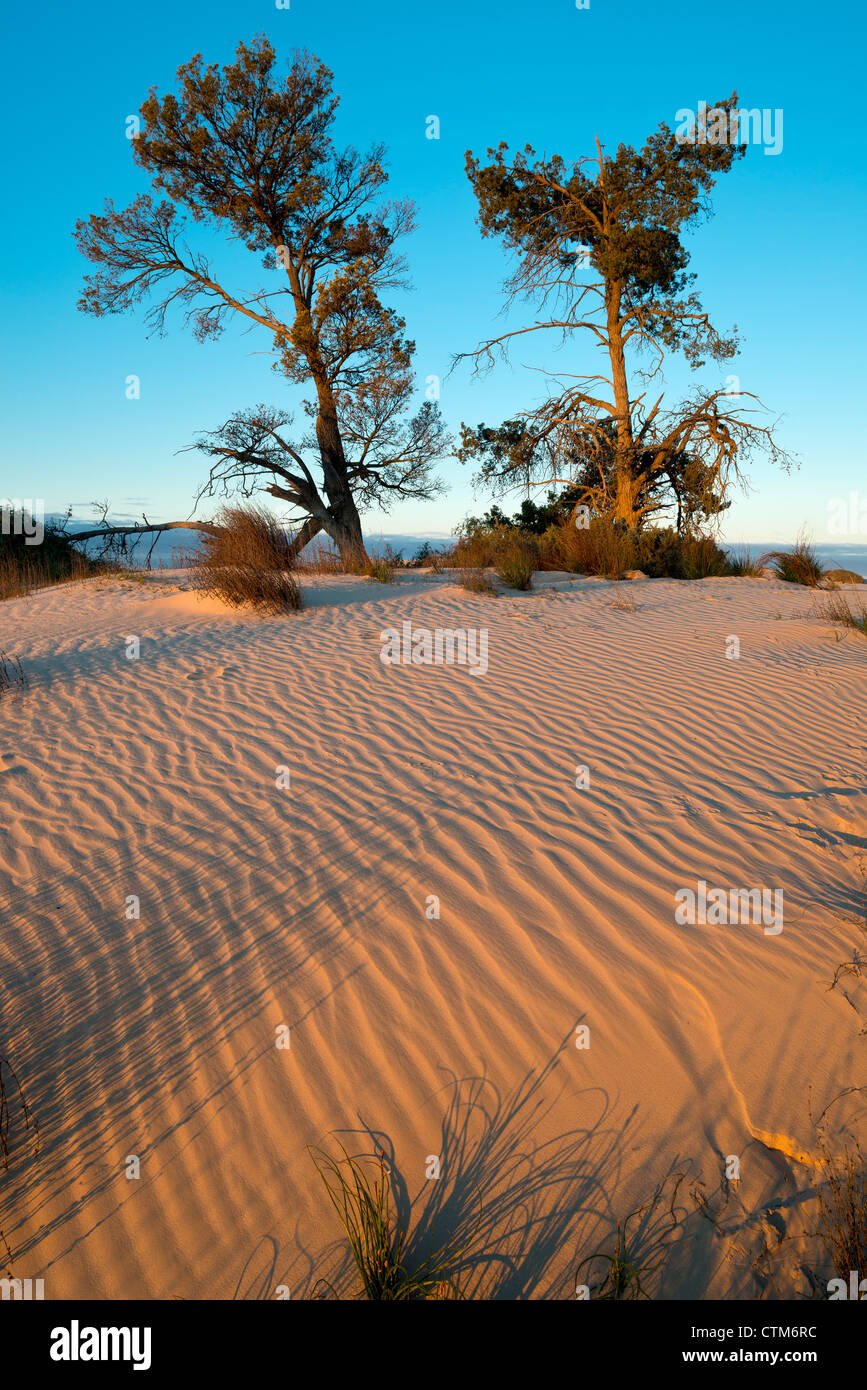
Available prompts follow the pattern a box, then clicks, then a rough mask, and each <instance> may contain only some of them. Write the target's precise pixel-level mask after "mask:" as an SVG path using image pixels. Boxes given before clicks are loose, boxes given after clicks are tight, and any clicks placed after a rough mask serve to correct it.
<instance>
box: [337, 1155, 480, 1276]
mask: <svg viewBox="0 0 867 1390" xmlns="http://www.w3.org/2000/svg"><path fill="white" fill-rule="evenodd" d="M340 1149H341V1152H342V1154H343V1158H341V1159H335V1158H332V1157H331V1155H330V1154H327V1153H325V1152H324V1150H322V1149H311V1151H310V1152H311V1156H312V1158H313V1162H314V1164H315V1165H316V1170H317V1172H318V1173H319V1176H320V1177H321V1179H322V1181H323V1183H324V1185H325V1190H326V1191H327V1193H328V1197H329V1199H330V1201H331V1204H332V1206H333V1207H334V1210H335V1211H336V1212H337V1215H338V1217H339V1219H340V1224H341V1226H342V1227H343V1230H344V1231H345V1233H346V1237H347V1240H348V1241H349V1247H350V1250H351V1252H352V1257H353V1259H354V1261H355V1264H356V1268H357V1269H358V1273H359V1275H360V1277H361V1286H362V1294H361V1296H362V1297H363V1298H366V1299H373V1300H379V1299H382V1300H384V1301H391V1300H398V1299H402V1300H414V1301H418V1300H421V1299H450V1298H461V1297H463V1295H462V1294H461V1291H460V1289H459V1287H458V1284H457V1279H456V1270H457V1269H458V1267H459V1266H460V1262H461V1259H462V1257H463V1255H464V1250H463V1249H460V1248H458V1247H457V1245H455V1244H448V1243H447V1244H446V1245H444V1246H442V1247H441V1248H439V1249H437V1250H432V1251H431V1252H430V1253H429V1254H428V1255H427V1257H426V1258H424V1259H423V1260H421V1262H419V1261H416V1260H411V1259H410V1258H409V1257H408V1246H409V1231H408V1230H407V1228H406V1227H405V1226H404V1225H402V1224H401V1222H400V1220H399V1219H398V1217H397V1216H396V1215H395V1214H394V1213H393V1212H392V1202H391V1170H390V1168H389V1166H388V1164H387V1163H386V1161H385V1156H384V1155H383V1154H382V1153H381V1152H379V1151H377V1155H376V1157H375V1158H366V1159H365V1158H352V1157H350V1155H349V1154H348V1153H347V1151H346V1149H345V1148H344V1147H343V1145H342V1144H341V1145H340ZM371 1166H372V1168H373V1173H372V1176H371V1175H370V1173H369V1171H368V1170H369V1168H370V1167H371ZM319 1282H320V1284H321V1285H322V1286H323V1287H324V1288H325V1289H327V1290H328V1291H329V1292H330V1293H332V1294H333V1293H334V1289H333V1288H332V1287H331V1285H330V1284H328V1283H327V1281H325V1280H320V1281H319ZM317 1287H318V1285H317ZM335 1296H336V1295H335Z"/></svg>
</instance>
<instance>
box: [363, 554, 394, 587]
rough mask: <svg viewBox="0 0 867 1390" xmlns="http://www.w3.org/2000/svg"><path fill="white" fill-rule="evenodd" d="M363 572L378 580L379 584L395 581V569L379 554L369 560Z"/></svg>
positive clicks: (368, 576)
mask: <svg viewBox="0 0 867 1390" xmlns="http://www.w3.org/2000/svg"><path fill="white" fill-rule="evenodd" d="M362 572H363V574H365V575H366V576H367V578H368V579H374V580H376V583H377V584H393V583H394V570H393V569H392V568H391V566H390V565H389V564H388V562H387V561H386V560H383V559H381V558H380V557H379V556H378V555H374V557H373V558H372V559H370V560H368V561H367V563H366V564H365V566H364V568H363V571H362Z"/></svg>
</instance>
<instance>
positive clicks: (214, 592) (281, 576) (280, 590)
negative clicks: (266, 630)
mask: <svg viewBox="0 0 867 1390" xmlns="http://www.w3.org/2000/svg"><path fill="white" fill-rule="evenodd" d="M215 525H216V526H217V527H218V528H219V529H218V530H216V531H215V532H214V533H213V534H210V533H206V534H205V535H204V536H203V538H202V542H201V550H200V555H199V560H198V563H197V564H196V565H195V566H194V568H193V571H192V583H193V587H194V588H195V589H198V590H199V591H200V592H202V593H205V594H210V595H211V596H212V597H214V598H219V599H222V600H223V602H224V603H227V604H229V605H230V607H233V608H241V607H244V606H246V605H249V606H251V607H253V608H261V609H264V610H265V611H267V612H270V613H284V612H287V611H291V610H297V609H299V608H300V607H301V590H300V588H299V587H298V581H297V579H296V578H295V576H294V574H292V569H293V568H294V551H293V547H292V542H291V540H290V538H289V537H288V536H287V534H286V532H285V531H284V530H283V528H282V526H281V525H280V524H279V522H278V521H277V520H276V519H275V518H274V517H273V516H272V515H271V513H270V512H268V511H266V510H265V508H264V507H257V506H253V505H252V504H250V503H247V504H246V505H244V506H236V507H224V508H223V509H222V511H221V512H219V513H218V515H217V517H216V518H215Z"/></svg>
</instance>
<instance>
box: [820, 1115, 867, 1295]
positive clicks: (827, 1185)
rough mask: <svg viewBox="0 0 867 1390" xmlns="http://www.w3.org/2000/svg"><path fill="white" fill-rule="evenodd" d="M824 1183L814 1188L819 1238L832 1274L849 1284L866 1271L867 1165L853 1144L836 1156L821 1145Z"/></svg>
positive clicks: (857, 1147)
mask: <svg viewBox="0 0 867 1390" xmlns="http://www.w3.org/2000/svg"><path fill="white" fill-rule="evenodd" d="M821 1162H822V1171H823V1176H824V1183H823V1184H822V1185H821V1186H819V1188H818V1196H819V1225H820V1232H819V1233H820V1236H821V1239H822V1242H823V1244H824V1246H825V1250H826V1253H827V1256H828V1259H829V1261H830V1263H831V1265H832V1266H833V1269H834V1272H835V1274H836V1275H837V1277H838V1278H840V1279H845V1280H846V1282H847V1284H848V1281H849V1273H850V1271H851V1270H853V1269H855V1270H858V1271H859V1273H860V1277H862V1278H863V1277H864V1275H865V1272H867V1163H865V1159H864V1155H863V1153H862V1151H861V1147H860V1145H859V1144H858V1142H857V1141H856V1142H855V1144H854V1146H849V1147H847V1148H846V1149H844V1150H843V1153H842V1154H840V1155H834V1154H832V1153H831V1152H830V1150H829V1149H828V1147H827V1145H825V1144H824V1143H823V1152H822V1161H821Z"/></svg>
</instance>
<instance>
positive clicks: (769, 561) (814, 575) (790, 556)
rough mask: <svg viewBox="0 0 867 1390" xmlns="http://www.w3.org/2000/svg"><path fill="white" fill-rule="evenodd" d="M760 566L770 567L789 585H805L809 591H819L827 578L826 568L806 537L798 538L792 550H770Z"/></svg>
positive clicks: (763, 557) (763, 556) (760, 561)
mask: <svg viewBox="0 0 867 1390" xmlns="http://www.w3.org/2000/svg"><path fill="white" fill-rule="evenodd" d="M759 565H760V566H761V567H762V568H764V567H765V566H766V565H767V566H770V568H771V569H772V570H774V571H775V573H776V574H777V576H778V578H780V579H784V580H785V581H786V583H787V584H805V585H806V586H807V588H809V589H817V588H818V587H819V583H820V582H821V580H822V579H823V578H824V576H825V570H824V567H823V566H822V564H821V563H820V562H819V560H818V558H817V556H816V552H815V550H814V549H813V547H812V545H811V544H810V542H809V540H808V539H807V537H806V536H804V535H800V536H799V537H798V539H797V540H796V541H795V544H794V545H793V546H792V549H791V550H769V551H768V553H767V554H766V555H762V556H761V558H760V559H759Z"/></svg>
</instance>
